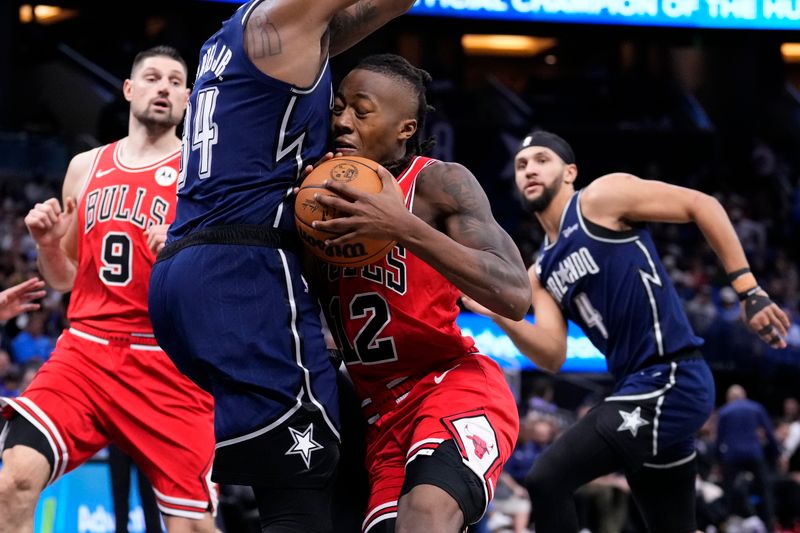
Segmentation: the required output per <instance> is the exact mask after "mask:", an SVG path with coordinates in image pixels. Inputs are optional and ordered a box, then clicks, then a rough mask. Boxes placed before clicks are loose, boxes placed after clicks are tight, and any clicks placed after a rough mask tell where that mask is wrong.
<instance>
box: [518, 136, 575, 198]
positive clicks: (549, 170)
mask: <svg viewBox="0 0 800 533" xmlns="http://www.w3.org/2000/svg"><path fill="white" fill-rule="evenodd" d="M566 167H567V165H566V164H565V163H564V161H562V160H561V158H560V157H558V156H557V155H556V153H555V152H553V151H552V150H550V149H549V148H545V147H543V146H529V147H528V148H525V149H523V150H521V151H520V152H519V153H518V154H517V155H516V157H515V158H514V181H515V182H516V184H517V190H518V191H519V193H520V195H521V196H522V200H523V203H524V204H525V205H526V207H527V208H528V209H530V210H531V211H533V212H539V211H544V210H545V209H547V206H549V205H550V202H552V201H553V198H554V197H555V196H556V194H558V191H559V190H560V189H561V185H562V184H563V183H564V171H565V169H566Z"/></svg>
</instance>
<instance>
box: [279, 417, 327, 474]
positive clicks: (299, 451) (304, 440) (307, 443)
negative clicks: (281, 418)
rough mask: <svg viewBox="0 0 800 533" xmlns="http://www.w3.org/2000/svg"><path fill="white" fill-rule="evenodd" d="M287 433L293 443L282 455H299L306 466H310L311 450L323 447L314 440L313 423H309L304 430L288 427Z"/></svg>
mask: <svg viewBox="0 0 800 533" xmlns="http://www.w3.org/2000/svg"><path fill="white" fill-rule="evenodd" d="M289 433H291V435H292V439H294V444H292V447H291V448H289V450H288V451H287V452H286V453H285V454H284V455H300V456H302V457H303V461H304V462H305V463H306V468H311V452H313V451H316V450H321V449H323V448H322V446H320V445H319V443H318V442H316V441H315V440H314V424H309V425H308V427H307V428H306V430H305V431H298V430H296V429H294V428H289Z"/></svg>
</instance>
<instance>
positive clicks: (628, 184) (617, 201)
mask: <svg viewBox="0 0 800 533" xmlns="http://www.w3.org/2000/svg"><path fill="white" fill-rule="evenodd" d="M701 196H704V195H703V194H702V193H700V192H698V191H695V190H692V189H687V188H685V187H680V186H677V185H672V184H669V183H665V182H663V181H657V180H645V179H642V178H639V177H636V176H634V175H632V174H625V173H620V172H618V173H614V174H608V175H605V176H601V177H600V178H598V179H596V180H595V181H593V182H592V183H591V184H590V185H589V186H587V187H586V189H585V191H584V192H583V193H581V208H582V210H583V213H584V215H586V216H587V217H588V218H590V219H592V220H596V221H597V220H602V219H603V215H606V214H609V215H613V217H614V218H616V219H619V220H623V221H625V220H627V221H640V222H673V223H684V222H689V221H691V220H692V211H693V209H694V207H695V205H696V202H697V200H698V198H699V197H701Z"/></svg>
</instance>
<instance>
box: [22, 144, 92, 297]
mask: <svg viewBox="0 0 800 533" xmlns="http://www.w3.org/2000/svg"><path fill="white" fill-rule="evenodd" d="M93 160H94V151H90V152H84V153H82V154H78V155H76V156H75V157H74V158H73V159H72V161H70V164H69V167H68V168H67V174H66V176H65V178H64V186H63V190H62V196H63V204H62V203H60V202H59V201H58V199H56V198H50V199H49V200H47V201H45V202H43V203H38V204H36V205H35V206H34V207H33V209H31V210H30V211H29V212H28V214H27V216H26V217H25V225H26V226H27V227H28V232H29V233H30V234H31V237H33V240H34V241H35V242H36V249H37V252H38V258H37V264H38V266H39V271H40V272H41V274H42V277H44V279H45V280H46V281H47V283H49V284H50V286H51V287H53V288H54V289H56V290H58V291H62V292H67V291H70V290H72V285H73V284H74V283H75V274H76V272H77V260H78V251H77V250H78V244H77V242H78V227H77V212H76V209H77V203H76V200H75V199H76V198H77V197H78V194H79V193H80V189H81V187H82V186H83V182H84V181H85V180H86V176H87V174H88V173H89V170H90V167H91V165H92V161H93Z"/></svg>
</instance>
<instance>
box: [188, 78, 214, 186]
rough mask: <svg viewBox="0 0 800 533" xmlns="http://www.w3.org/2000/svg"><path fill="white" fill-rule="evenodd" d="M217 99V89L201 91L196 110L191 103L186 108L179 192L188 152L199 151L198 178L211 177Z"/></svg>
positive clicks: (198, 95)
mask: <svg viewBox="0 0 800 533" xmlns="http://www.w3.org/2000/svg"><path fill="white" fill-rule="evenodd" d="M217 97H219V88H217V87H211V88H209V89H203V90H202V91H200V92H199V93H197V99H196V102H197V109H193V108H192V103H191V102H189V104H188V105H187V106H186V119H185V120H184V122H183V140H182V149H181V171H180V174H179V176H178V190H181V188H183V184H184V183H185V182H186V163H187V161H188V160H189V153H190V150H191V151H192V152H194V151H196V150H200V159H199V161H198V164H197V175H198V177H199V178H200V179H205V178H208V177H209V176H211V161H212V159H213V148H214V145H215V144H217V142H219V128H218V127H217V123H216V122H214V111H215V110H216V108H217Z"/></svg>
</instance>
